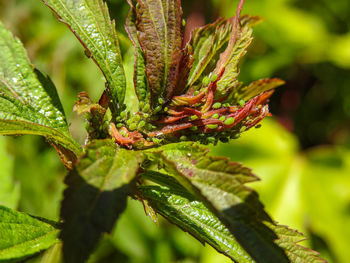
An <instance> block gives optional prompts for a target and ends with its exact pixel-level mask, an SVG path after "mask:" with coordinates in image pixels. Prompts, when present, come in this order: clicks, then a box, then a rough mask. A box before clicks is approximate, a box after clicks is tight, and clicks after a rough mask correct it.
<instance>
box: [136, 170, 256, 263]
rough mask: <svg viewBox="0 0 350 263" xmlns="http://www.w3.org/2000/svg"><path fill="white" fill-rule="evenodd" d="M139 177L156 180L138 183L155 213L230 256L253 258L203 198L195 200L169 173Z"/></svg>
mask: <svg viewBox="0 0 350 263" xmlns="http://www.w3.org/2000/svg"><path fill="white" fill-rule="evenodd" d="M142 178H144V179H147V180H150V181H152V182H155V183H157V184H158V185H147V186H140V187H139V190H140V194H141V196H142V198H145V199H147V200H149V201H150V202H151V204H152V206H154V208H155V209H156V211H157V212H158V213H160V214H161V215H163V216H164V217H165V218H167V219H168V220H169V221H170V222H172V223H174V224H176V225H178V226H179V227H180V228H181V229H183V230H184V231H186V232H188V233H190V234H191V235H193V236H194V237H195V238H197V239H198V240H199V241H201V242H202V243H204V242H206V243H208V244H209V245H211V246H212V247H214V248H215V249H216V250H217V251H219V252H220V253H223V254H225V255H227V256H228V257H230V258H231V259H232V260H236V261H237V262H241V263H246V262H254V261H253V260H252V259H251V258H250V257H249V255H248V254H247V252H245V251H244V250H243V248H242V247H241V246H240V245H239V244H238V242H237V241H236V240H235V238H234V237H233V236H232V234H231V233H230V231H229V230H228V229H227V228H226V227H225V226H224V225H223V224H222V223H221V222H220V220H219V219H218V218H217V217H216V216H215V215H214V214H213V213H212V212H211V211H210V210H209V209H208V208H207V207H206V206H205V205H204V204H203V202H200V201H198V200H197V199H196V198H195V196H193V195H192V194H190V193H189V192H188V191H187V190H186V189H185V188H184V187H183V186H181V185H180V184H179V183H178V182H177V181H176V180H175V179H174V178H173V177H170V176H168V175H166V174H161V173H156V172H147V173H145V174H143V175H142Z"/></svg>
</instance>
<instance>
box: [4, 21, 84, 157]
mask: <svg viewBox="0 0 350 263" xmlns="http://www.w3.org/2000/svg"><path fill="white" fill-rule="evenodd" d="M0 50H1V51H0V134H2V135H22V134H34V135H42V136H45V137H46V138H47V140H48V141H50V142H51V143H53V144H55V145H58V147H59V146H60V145H61V146H63V147H64V148H66V149H68V150H70V151H72V152H74V153H75V154H79V153H80V151H81V150H80V146H79V145H78V144H77V143H76V142H75V141H74V140H73V139H72V138H71V137H70V134H69V131H68V125H67V122H66V118H65V115H64V112H63V109H62V106H61V103H60V100H59V98H58V95H57V91H56V89H55V87H54V85H53V84H52V82H51V81H50V79H48V78H46V77H45V76H43V75H42V74H41V73H40V72H38V71H36V72H35V71H34V69H33V67H32V66H31V64H30V62H29V60H28V58H27V54H26V51H25V50H24V48H23V46H22V44H21V42H20V41H19V40H18V39H16V38H14V37H13V36H12V34H11V33H10V32H9V31H8V30H6V28H5V27H4V26H3V25H2V24H1V23H0Z"/></svg>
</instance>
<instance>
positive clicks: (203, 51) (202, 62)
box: [187, 18, 233, 87]
mask: <svg viewBox="0 0 350 263" xmlns="http://www.w3.org/2000/svg"><path fill="white" fill-rule="evenodd" d="M232 24H233V19H232V18H231V19H223V18H220V19H218V20H217V21H216V22H215V23H213V24H209V25H206V26H204V27H201V28H198V29H196V30H194V31H193V32H192V36H191V41H190V42H189V43H188V45H187V46H190V47H192V48H193V53H194V54H193V60H194V61H193V66H192V69H191V72H190V75H189V78H188V81H187V85H188V86H189V87H190V86H192V85H193V84H194V83H195V82H196V81H197V80H198V79H199V78H200V76H201V75H202V73H203V72H204V71H206V72H212V71H213V70H214V69H215V61H216V60H217V59H218V57H219V55H220V53H221V49H222V48H223V47H224V46H225V45H226V44H227V43H228V41H229V39H230V34H231V31H232ZM213 62H214V63H213ZM209 66H210V68H209V69H208V67H209Z"/></svg>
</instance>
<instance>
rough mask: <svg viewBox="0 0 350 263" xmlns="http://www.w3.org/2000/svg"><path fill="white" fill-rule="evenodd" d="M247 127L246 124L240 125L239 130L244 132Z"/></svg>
mask: <svg viewBox="0 0 350 263" xmlns="http://www.w3.org/2000/svg"><path fill="white" fill-rule="evenodd" d="M246 129H247V127H246V126H242V128H241V129H240V130H239V131H240V132H244V131H245V130H246Z"/></svg>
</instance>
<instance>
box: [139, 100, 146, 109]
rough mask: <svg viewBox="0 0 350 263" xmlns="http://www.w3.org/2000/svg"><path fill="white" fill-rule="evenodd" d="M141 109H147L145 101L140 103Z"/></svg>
mask: <svg viewBox="0 0 350 263" xmlns="http://www.w3.org/2000/svg"><path fill="white" fill-rule="evenodd" d="M139 107H140V109H143V107H145V102H144V101H141V102H140V103H139Z"/></svg>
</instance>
